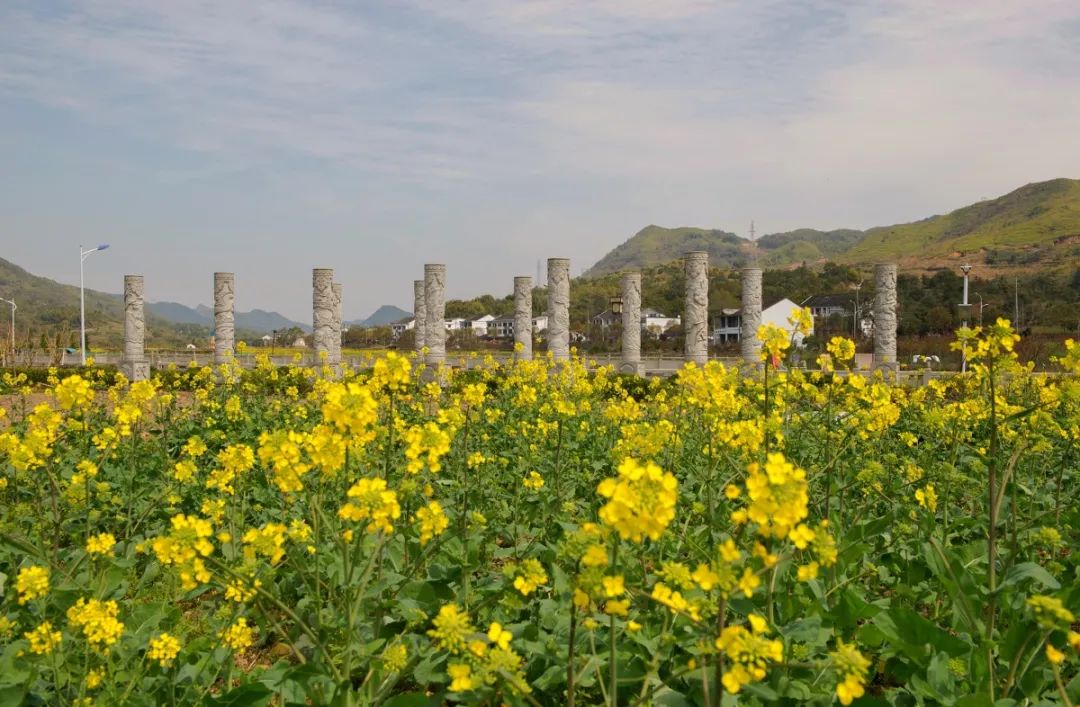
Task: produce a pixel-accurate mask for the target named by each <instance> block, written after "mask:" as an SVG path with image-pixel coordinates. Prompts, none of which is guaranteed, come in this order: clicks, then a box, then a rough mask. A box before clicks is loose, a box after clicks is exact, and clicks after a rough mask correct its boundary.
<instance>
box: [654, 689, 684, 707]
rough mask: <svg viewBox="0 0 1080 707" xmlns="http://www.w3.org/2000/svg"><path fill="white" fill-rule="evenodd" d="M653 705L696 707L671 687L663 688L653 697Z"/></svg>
mask: <svg viewBox="0 0 1080 707" xmlns="http://www.w3.org/2000/svg"><path fill="white" fill-rule="evenodd" d="M652 703H653V704H654V705H657V707H694V703H693V702H691V701H690V700H688V699H687V698H686V695H684V694H682V693H681V692H676V691H675V690H672V689H671V688H670V687H663V688H661V689H660V690H659V691H657V693H656V694H655V695H654V696H653V701H652Z"/></svg>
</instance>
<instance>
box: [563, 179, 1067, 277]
mask: <svg viewBox="0 0 1080 707" xmlns="http://www.w3.org/2000/svg"><path fill="white" fill-rule="evenodd" d="M691 250H704V251H707V252H708V253H709V262H710V264H712V265H714V266H718V267H741V266H744V265H747V264H749V263H755V264H757V265H761V266H762V267H771V268H786V267H791V266H795V265H799V264H802V263H806V264H811V265H813V264H817V263H823V262H826V261H835V262H839V263H845V264H849V265H869V264H872V263H875V262H879V261H884V260H888V261H894V262H898V263H900V264H901V265H902V266H903V267H905V268H908V269H916V270H917V269H934V268H939V267H946V266H950V265H956V264H959V263H960V262H962V261H966V262H970V263H971V264H973V265H984V266H989V267H993V268H996V269H1003V270H1017V271H1024V270H1035V269H1039V270H1042V271H1047V270H1049V271H1055V272H1070V271H1071V268H1072V267H1075V263H1076V262H1077V261H1078V259H1080V180H1076V179H1053V180H1050V181H1047V182H1037V183H1034V184H1028V185H1025V186H1023V187H1020V188H1019V189H1016V190H1014V191H1012V192H1009V193H1008V194H1006V195H1004V196H1001V197H998V198H996V199H989V200H986V201H980V202H978V203H976V204H972V205H971V206H965V207H963V208H961V209H957V210H956V211H953V212H951V213H949V214H945V215H942V216H931V217H929V218H926V219H923V220H921V221H916V222H913V223H906V224H897V225H893V226H879V227H876V228H871V229H869V230H866V231H859V230H854V229H838V230H833V231H819V230H815V229H811V228H800V229H797V230H794V231H788V232H785V233H772V234H768V235H764V236H762V237H761V238H759V239H757V241H754V242H751V241H749V240H747V239H745V238H740V237H739V236H736V235H735V234H732V233H727V232H725V231H720V230H715V229H711V230H710V229H701V228H686V227H682V228H663V227H661V226H646V227H645V228H643V229H642V230H641V231H639V232H638V233H637V234H635V235H634V237H633V238H631V239H630V240H628V241H626V242H625V243H623V244H622V245H620V246H618V247H617V248H615V249H614V250H612V251H611V252H610V253H608V254H607V255H605V256H604V257H603V258H601V259H600V261H599V262H597V263H596V264H595V265H593V266H592V267H591V268H589V269H588V270H587V271H586V272H585V274H584V276H585V277H600V276H602V275H607V274H610V273H614V272H618V271H620V270H624V269H631V268H633V269H642V268H649V267H654V266H657V265H661V264H663V263H668V262H671V261H674V260H678V259H679V258H681V257H682V256H683V254H684V253H686V252H687V251H691Z"/></svg>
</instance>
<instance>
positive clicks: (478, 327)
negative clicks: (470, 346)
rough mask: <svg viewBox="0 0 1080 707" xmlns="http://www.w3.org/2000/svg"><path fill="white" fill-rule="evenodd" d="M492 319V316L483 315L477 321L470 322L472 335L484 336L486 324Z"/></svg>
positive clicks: (486, 328)
mask: <svg viewBox="0 0 1080 707" xmlns="http://www.w3.org/2000/svg"><path fill="white" fill-rule="evenodd" d="M493 319H495V315H494V314H485V315H484V316H482V317H480V318H479V319H474V320H472V322H471V323H470V325H471V326H472V330H473V334H476V335H477V336H486V335H487V333H488V322H490V321H492V320H493Z"/></svg>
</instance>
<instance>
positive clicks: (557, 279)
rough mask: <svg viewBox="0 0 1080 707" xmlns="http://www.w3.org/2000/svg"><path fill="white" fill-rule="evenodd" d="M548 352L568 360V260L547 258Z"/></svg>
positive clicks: (559, 359)
mask: <svg viewBox="0 0 1080 707" xmlns="http://www.w3.org/2000/svg"><path fill="white" fill-rule="evenodd" d="M547 278H548V330H547V332H548V333H547V339H548V351H550V352H551V354H552V356H553V357H554V359H555V360H556V361H569V360H570V259H569V258H548V268H547Z"/></svg>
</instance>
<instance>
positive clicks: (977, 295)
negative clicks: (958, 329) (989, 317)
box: [975, 292, 990, 326]
mask: <svg viewBox="0 0 1080 707" xmlns="http://www.w3.org/2000/svg"><path fill="white" fill-rule="evenodd" d="M975 296H976V297H978V298H979V326H982V322H983V320H982V312H983V309H984V308H985V307H988V306H990V305H986V304H983V298H982V295H981V294H979V293H978V292H976V293H975Z"/></svg>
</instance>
